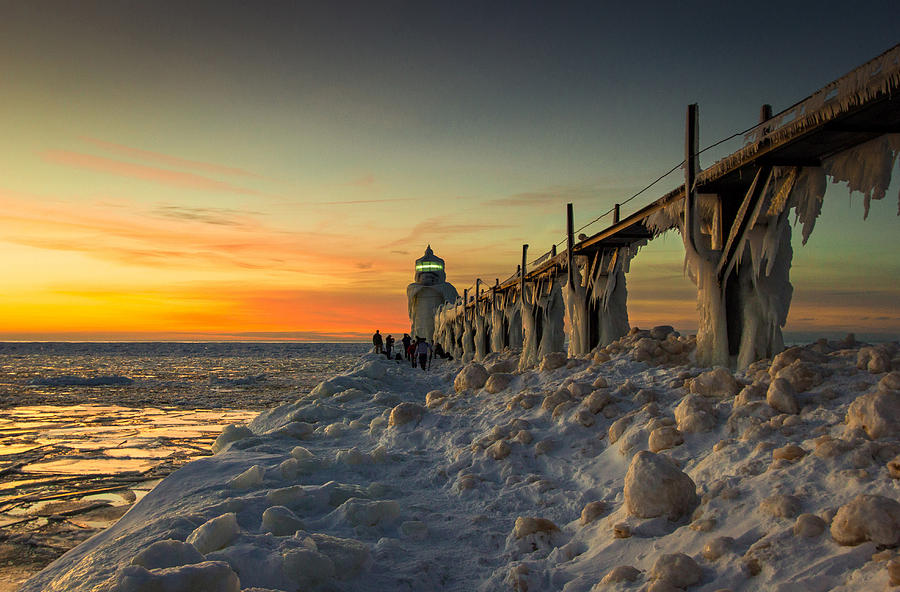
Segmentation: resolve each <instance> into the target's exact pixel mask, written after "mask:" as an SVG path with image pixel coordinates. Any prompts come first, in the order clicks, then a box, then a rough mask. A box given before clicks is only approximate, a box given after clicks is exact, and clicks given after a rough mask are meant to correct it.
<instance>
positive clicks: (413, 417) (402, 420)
mask: <svg viewBox="0 0 900 592" xmlns="http://www.w3.org/2000/svg"><path fill="white" fill-rule="evenodd" d="M424 415H425V408H424V407H422V406H421V405H418V404H416V403H409V402H405V403H400V404H399V405H397V406H396V407H394V408H393V409H391V416H390V418H389V419H388V426H389V427H392V428H396V427H400V426H403V425H406V424H408V423H412V422H415V423H418V422H419V421H421V419H422V417H423V416H424Z"/></svg>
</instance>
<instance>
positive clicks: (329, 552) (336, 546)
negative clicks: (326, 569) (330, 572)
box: [296, 533, 372, 579]
mask: <svg viewBox="0 0 900 592" xmlns="http://www.w3.org/2000/svg"><path fill="white" fill-rule="evenodd" d="M296 536H298V537H299V536H301V534H300V533H297V535H296ZM309 536H310V537H311V538H312V540H313V541H314V542H315V544H316V548H317V549H318V551H319V552H320V553H322V554H324V555H326V556H327V557H328V558H329V559H331V561H332V563H334V571H335V575H336V577H337V578H338V579H350V578H353V577H356V576H357V575H358V574H359V573H360V572H361V571H363V570H365V569H368V568H369V566H370V565H371V563H372V556H371V553H370V551H369V547H368V546H367V545H366V544H365V543H361V542H360V541H356V540H353V539H342V538H338V537H333V536H329V535H325V534H319V533H313V534H312V535H309Z"/></svg>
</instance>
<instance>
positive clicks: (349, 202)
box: [313, 197, 416, 206]
mask: <svg viewBox="0 0 900 592" xmlns="http://www.w3.org/2000/svg"><path fill="white" fill-rule="evenodd" d="M415 200H416V198H414V197H400V198H394V199H351V200H347V201H319V202H313V203H314V204H315V205H320V206H353V205H359V204H377V203H391V202H399V201H415Z"/></svg>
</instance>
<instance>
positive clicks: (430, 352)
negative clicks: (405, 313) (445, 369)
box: [372, 329, 453, 372]
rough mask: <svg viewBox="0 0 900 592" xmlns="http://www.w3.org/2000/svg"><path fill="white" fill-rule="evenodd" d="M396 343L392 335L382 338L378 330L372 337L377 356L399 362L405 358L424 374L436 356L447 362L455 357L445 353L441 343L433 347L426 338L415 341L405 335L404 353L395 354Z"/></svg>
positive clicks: (403, 342) (418, 338)
mask: <svg viewBox="0 0 900 592" xmlns="http://www.w3.org/2000/svg"><path fill="white" fill-rule="evenodd" d="M394 343H395V340H394V337H393V336H392V335H388V336H387V337H384V338H382V336H381V332H380V331H379V330H378V329H376V330H375V334H374V335H372V345H374V346H375V353H376V354H383V355H385V356H387V358H388V359H391V360H397V361H398V362H400V361H402V360H403V358H404V357H405V358H406V360H407V361H408V362H410V363H411V364H412V367H413V368H415V367H417V366H418V367H419V368H421V369H422V371H423V372H425V371H427V370H428V368H429V367H430V366H431V360H433V359H434V358H435V356H437V357H438V358H441V359H445V360H452V359H453V356H451V355H450V354H448V353H447V352H445V351H444V348H442V347H441V344H440V343H435V344H434V345H432V344H431V343H429V342H427V341H425V338H424V337H418V336H417V337H416V338H415V340H413V338H412V337H410V336H409V334H407V333H404V334H403V339H401V340H400V344H401V346H402V353H401V352H400V351H398V352H397V353H396V354H394Z"/></svg>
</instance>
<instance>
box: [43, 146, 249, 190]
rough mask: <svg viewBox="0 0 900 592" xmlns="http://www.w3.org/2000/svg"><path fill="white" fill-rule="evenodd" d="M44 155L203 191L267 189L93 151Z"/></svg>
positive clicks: (54, 160)
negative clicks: (116, 158)
mask: <svg viewBox="0 0 900 592" xmlns="http://www.w3.org/2000/svg"><path fill="white" fill-rule="evenodd" d="M41 157H42V158H43V159H44V160H45V161H47V162H52V163H55V164H61V165H66V166H71V167H76V168H82V169H87V170H92V171H98V172H102V173H109V174H111V175H116V176H119V177H128V178H131V179H140V180H142V181H150V182H153V183H159V184H162V185H168V186H170V187H179V188H186V189H200V190H203V191H220V192H226V193H236V194H239V195H263V193H261V192H259V191H257V190H255V189H250V188H248V187H241V186H239V185H234V184H233V183H229V182H227V181H219V180H217V179H212V178H209V177H204V176H202V175H197V174H195V173H187V172H183V171H173V170H170V169H161V168H157V167H151V166H146V165H142V164H135V163H131V162H125V161H121V160H113V159H111V158H104V157H102V156H94V155H92V154H83V153H81V152H71V151H69V150H47V151H45V152H42V153H41Z"/></svg>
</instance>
